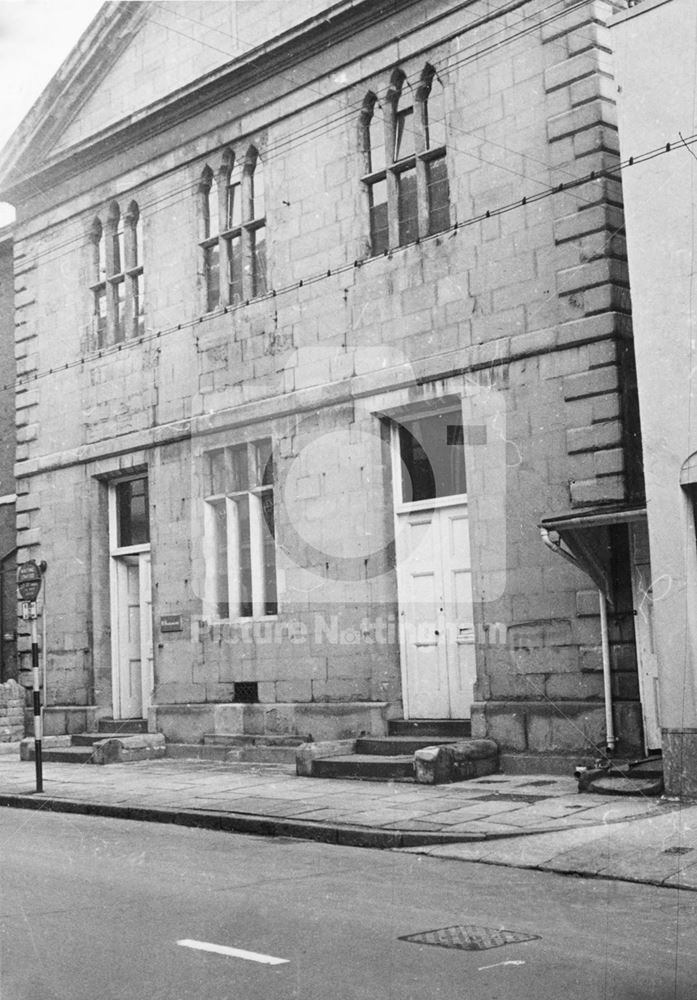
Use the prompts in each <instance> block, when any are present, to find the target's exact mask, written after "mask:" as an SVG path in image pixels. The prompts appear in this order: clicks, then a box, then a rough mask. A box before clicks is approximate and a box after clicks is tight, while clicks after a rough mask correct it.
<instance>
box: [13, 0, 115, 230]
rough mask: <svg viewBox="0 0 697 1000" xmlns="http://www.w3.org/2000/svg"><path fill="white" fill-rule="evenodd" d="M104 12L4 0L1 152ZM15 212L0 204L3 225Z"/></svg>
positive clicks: (95, 5) (61, 0) (80, 1)
mask: <svg viewBox="0 0 697 1000" xmlns="http://www.w3.org/2000/svg"><path fill="white" fill-rule="evenodd" d="M101 6H102V0H0V148H1V147H3V146H4V145H5V143H6V142H7V141H8V139H9V138H10V136H11V135H12V133H13V132H14V130H15V129H16V128H17V126H18V125H19V124H20V122H21V121H22V119H23V118H24V116H25V114H26V113H27V112H28V111H29V109H30V108H31V106H32V104H33V103H34V101H35V100H36V99H37V98H38V97H39V95H40V94H41V92H42V90H43V89H44V87H45V86H46V84H47V83H48V82H49V80H50V79H51V77H52V76H53V74H54V73H55V72H56V70H57V69H58V67H59V66H60V64H61V63H62V62H63V60H64V59H65V57H66V56H67V55H68V53H69V52H70V50H71V48H72V47H73V45H74V44H75V43H76V42H77V40H78V38H79V37H80V35H81V34H82V32H83V31H84V30H85V28H86V27H87V25H88V24H89V23H90V21H91V20H92V18H93V17H94V15H95V14H96V13H97V11H98V10H99V8H100V7H101ZM12 218H13V213H12V210H11V209H9V208H8V207H7V206H4V205H2V204H1V203H0V225H5V224H6V223H8V222H11V221H12Z"/></svg>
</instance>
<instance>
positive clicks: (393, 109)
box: [360, 65, 450, 254]
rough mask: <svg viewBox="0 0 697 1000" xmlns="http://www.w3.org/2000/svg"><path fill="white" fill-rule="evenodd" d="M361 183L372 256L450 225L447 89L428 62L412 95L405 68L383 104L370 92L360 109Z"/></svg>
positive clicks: (393, 78)
mask: <svg viewBox="0 0 697 1000" xmlns="http://www.w3.org/2000/svg"><path fill="white" fill-rule="evenodd" d="M360 129H361V140H362V150H363V157H364V171H365V172H364V176H363V185H364V188H365V189H366V191H367V194H368V205H369V217H370V243H371V252H372V253H373V254H378V253H383V252H384V251H385V250H387V249H388V248H389V247H392V246H402V245H404V244H405V243H411V242H412V241H414V240H416V239H419V238H423V237H424V236H429V235H431V234H433V233H438V232H442V230H444V229H447V228H448V226H449V225H450V203H449V202H450V192H449V187H448V174H447V166H446V158H445V155H446V149H445V109H444V100H443V87H442V84H441V83H440V81H439V80H438V79H437V77H436V74H435V70H434V69H433V67H432V66H429V65H427V66H426V67H425V69H424V71H423V73H422V74H421V79H420V81H419V84H418V86H417V88H416V92H415V94H414V95H413V96H412V92H411V89H410V88H409V85H408V83H407V80H406V77H405V75H404V73H402V71H401V70H395V72H394V73H393V74H392V80H391V83H390V88H389V90H388V92H387V95H386V97H385V100H384V102H383V104H382V105H381V104H380V102H379V101H378V99H377V97H376V95H375V94H374V93H372V92H370V93H369V94H368V95H367V96H366V99H365V101H364V102H363V108H362V111H361V121H360Z"/></svg>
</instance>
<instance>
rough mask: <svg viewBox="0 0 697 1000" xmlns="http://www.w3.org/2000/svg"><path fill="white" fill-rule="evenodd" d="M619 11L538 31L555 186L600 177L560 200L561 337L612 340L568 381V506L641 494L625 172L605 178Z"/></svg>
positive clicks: (573, 16) (610, 154) (573, 14)
mask: <svg viewBox="0 0 697 1000" xmlns="http://www.w3.org/2000/svg"><path fill="white" fill-rule="evenodd" d="M619 8H620V5H619V4H616V3H611V2H605V0H598V2H593V3H589V4H587V5H586V6H584V7H582V8H579V9H575V10H572V11H569V13H568V14H567V15H566V16H565V17H563V18H562V19H560V20H557V21H555V22H554V23H553V24H550V25H547V26H546V27H544V28H543V33H542V37H543V42H544V51H545V60H546V69H545V92H546V95H547V108H548V116H549V117H548V120H547V132H548V138H549V144H550V157H551V160H552V163H553V164H554V167H555V169H554V173H553V177H554V183H558V184H568V183H569V182H570V181H572V180H574V179H575V178H580V177H583V176H588V175H590V174H591V173H593V174H594V175H595V178H596V179H594V180H592V181H589V182H588V183H586V184H584V185H582V186H581V187H574V188H573V189H572V191H570V192H569V194H568V195H560V196H559V197H557V198H555V200H554V212H555V219H554V238H555V244H556V246H557V260H558V264H559V266H558V270H557V293H558V295H559V298H560V300H561V303H562V308H563V320H564V321H563V322H562V324H561V326H560V329H559V333H560V336H561V337H564V336H565V329H566V330H568V331H569V332H570V333H571V335H572V336H573V337H574V338H579V337H583V336H584V333H585V332H586V331H587V333H588V334H589V335H590V336H594V337H597V336H599V335H600V336H605V337H611V338H612V340H610V341H608V342H607V343H605V344H604V345H603V347H600V346H599V347H598V348H597V349H596V352H595V355H594V357H593V359H592V362H591V364H590V366H589V368H588V369H587V370H584V371H579V372H576V373H574V374H572V375H568V376H566V377H565V378H564V399H565V401H566V404H567V413H568V424H569V427H568V431H567V447H568V453H569V456H570V459H571V462H570V483H569V487H570V500H571V502H572V504H574V505H578V506H590V505H593V504H598V503H605V502H612V501H621V500H624V499H626V498H627V497H628V496H629V495H636V494H637V492H639V491H640V484H637V483H636V482H635V481H634V480H632V481H631V482H629V483H628V481H627V475H626V471H627V468H628V467H629V466H631V467H632V468H633V466H634V464H635V463H634V459H635V457H636V450H635V449H633V448H631V443H630V445H629V447H630V453H629V455H628V454H627V441H626V432H627V429H626V426H625V419H624V418H626V417H628V415H629V404H628V403H627V400H626V397H627V396H628V395H631V393H632V392H633V385H632V384H631V379H629V380H625V378H624V376H625V374H629V372H628V371H627V369H626V365H627V362H626V352H625V350H624V348H623V346H622V345H621V343H620V342H621V341H622V339H624V338H630V337H631V321H630V319H629V311H630V301H629V287H628V286H629V279H628V271H627V264H626V248H625V241H624V238H623V235H622V234H623V231H624V228H623V227H624V222H623V215H622V192H621V184H620V180H619V176H618V175H617V174H608V173H607V171H608V169H610V168H612V167H613V166H615V165H616V164H617V163H618V162H619V153H618V150H619V142H618V138H617V122H616V107H615V98H614V94H615V83H614V81H613V79H612V75H611V74H612V61H611V54H610V44H609V41H610V40H609V30H608V28H607V26H606V25H607V20H608V17H609V16H611V14H612V13H613V11H614V10H617V9H619ZM613 341H615V343H613ZM627 383H629V384H627ZM635 418H636V417H635Z"/></svg>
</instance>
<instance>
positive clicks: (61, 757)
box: [23, 746, 94, 764]
mask: <svg viewBox="0 0 697 1000" xmlns="http://www.w3.org/2000/svg"><path fill="white" fill-rule="evenodd" d="M93 754H94V751H93V750H92V748H91V747H72V746H71V747H53V748H51V747H49V748H47V749H44V748H43V747H42V748H41V760H42V762H47V763H54V764H56V763H60V764H94V757H93ZM35 759H36V757H35V755H34V747H33V746H31V747H29V749H28V750H27V752H26V756H24V757H23V760H35Z"/></svg>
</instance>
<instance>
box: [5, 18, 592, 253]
mask: <svg viewBox="0 0 697 1000" xmlns="http://www.w3.org/2000/svg"><path fill="white" fill-rule="evenodd" d="M562 2H563V0H552V2H551V3H550V4H548V5H547V6H546V7H543V8H542V10H541V11H539V10H538V11H534V12H532V13H530V14H528V15H525V17H523V18H521V19H520V20H519V22H518V23H522V22H523V21H524V20H526V19H528V18H531V17H533V16H534V15H537V14H540V13H544V11H546V10H550V9H552V8H553V7H555V6H557V5H558V4H559V3H562ZM585 4H586V0H578V2H577V3H576V4H574V5H573V6H572V7H569V8H564V9H562V10H559V11H557V12H556V13H555V14H554V15H552V16H551V17H550V18H548V19H547V20H546V21H545V22H540V21H534V22H533V23H532V24H530V25H529V26H527V28H526V29H525V30H524V32H519V33H518V34H517V35H514V36H509V37H504V38H503V39H501V40H500V41H499V42H496V43H494V44H493V45H490V46H489V47H488V48H487V49H485V50H484V52H489V51H493V50H494V49H496V48H499V47H501V46H503V45H506V44H509V43H511V42H514V41H517V40H518V39H519V38H520V37H522V36H523V35H524V34H529V33H531V32H533V31H536V30H537V29H538V28H539V27H540V24H541V23H545V24H546V23H550V22H551V21H554V20H556V19H558V18H560V17H562V16H565V15H568V14H569V13H570V12H572V11H574V10H576V9H577V8H580V7H582V6H584V5H585ZM169 13H177V12H175V11H170V12H169ZM180 16H182V17H183V16H185V15H180ZM151 23H156V24H157V23H159V22H152V21H151ZM161 26H162V27H165V28H166V29H168V28H169V26H166V25H161ZM171 30H175V31H176V29H171ZM503 30H504V29H499V31H498V32H495V33H494V34H498V33H500V32H501V31H503ZM178 33H179V34H182V33H181V32H178ZM185 37H188V38H191V36H189V35H186V36H185ZM231 37H232V36H231ZM490 37H493V35H492V36H490ZM194 40H195V41H198V42H199V43H200V44H202V45H207V44H208V43H206V42H202V41H201V40H198V39H194ZM211 47H212V48H214V49H215V50H216V51H221V52H224V54H227V55H231V53H229V52H225V51H224V50H221V49H218V48H217V47H216V46H211ZM469 48H471V49H472V53H471V54H470V56H469V57H467V59H460V60H458V61H456V62H455V63H453V65H452V67H450V66H448V67H443V66H441V69H440V73H439V71H438V66H437V65H436V66H434V68H435V69H436V73H437V75H440V74H443V75H446V76H447V74H448V73H449V72H450V71H451V68H452V69H454V68H456V67H457V66H458V65H460V64H461V63H462V62H464V61H470V60H471V59H477V58H479V57H480V55H482V54H484V53H483V52H482V51H481V46H480V44H479V43H476V42H473V43H471V45H470V46H469ZM463 51H466V49H465V50H463ZM449 58H450V57H446V61H447V60H448V59H449ZM436 63H437V61H436ZM281 78H283V77H282V75H281ZM292 82H294V81H292ZM304 86H305V87H306V89H312V88H311V87H308V85H304ZM317 93H318V95H319V97H320V98H321V99H322V100H327V99H333V100H337V98H334V97H332V95H326V94H323V93H322V92H320V91H317ZM360 109H361V104H360V103H359V104H356V105H353V106H350V107H348V108H347V109H346V110H345V111H344V112H342V113H341V114H339V115H335V116H327V117H325V118H323V119H322V120H320V121H318V122H317V123H316V124H314V125H312V126H311V127H310V128H308V129H306V130H305V131H304V132H300V133H296V134H294V135H293V136H291V137H289V138H288V139H285V140H283V139H281V140H279V141H277V142H276V143H271V144H269V146H267V147H266V149H265V150H264V156H263V160H264V162H272V161H273V160H275V159H276V158H277V157H280V156H282V155H286V154H287V152H288V151H289V150H290V149H291V148H293V147H294V146H298V145H302V144H303V143H304V142H306V141H309V140H310V139H311V138H312V137H314V136H316V135H317V134H323V135H324V134H327V133H328V132H331V131H334V130H336V129H337V128H340V127H342V126H343V125H344V124H346V123H347V122H349V121H351V120H355V117H356V115H358V114H359V113H360ZM449 131H455V132H460V133H462V134H464V135H468V136H470V135H472V134H473V133H470V132H468V131H467V130H465V129H462V128H461V127H459V126H452V125H451V126H449ZM480 141H482V142H487V141H488V140H486V138H484V137H480ZM492 144H493V143H492ZM221 148H224V147H221ZM449 148H450V149H451V150H454V151H457V152H460V153H463V154H464V155H468V156H473V157H474V158H476V159H478V160H480V161H481V162H484V163H487V164H488V165H493V166H495V167H497V168H499V169H503V170H507V171H509V172H511V173H513V174H515V173H517V172H516V171H515V170H514V169H513V168H511V167H509V166H507V165H505V164H501V163H497V162H496V161H487V160H485V159H484V158H483V157H482V156H481V155H478V154H476V153H474V152H473V151H472V150H471V149H467V148H460V147H458V146H457V145H456V144H454V143H449ZM502 148H507V147H502ZM509 151H510V152H513V153H514V155H517V156H520V157H522V158H524V159H533V158H531V157H529V156H528V154H525V153H522V152H520V151H511V150H509ZM197 159H198V157H197ZM538 162H539V161H538ZM177 169H181V165H179V166H178V168H177ZM520 176H521V177H524V178H525V179H526V180H529V179H531V178H529V177H527V176H526V175H524V174H520ZM146 183H147V182H146ZM536 183H540V184H542V183H543V182H541V181H540V182H536ZM142 186H143V185H142V184H141V185H135V186H132V187H131V188H130V189H128V190H126V191H125V192H123V194H122V195H121V196H120V197H128V196H129V194H133V193H134V192H135V193H137V191H138V189H139V188H142ZM194 188H195V183H194V184H192V183H191V182H188V183H187V184H185V185H182V186H181V187H178V188H173V189H170V190H169V191H168V192H166V193H165V194H163V195H160V196H158V197H157V198H153V199H151V200H149V201H142V202H140V203H139V209H140V210H141V211H147V210H148V209H150V208H155V207H156V206H158V205H166V204H167V203H168V202H170V201H173V200H175V199H176V198H177V197H178V196H179V195H180V194H184V193H191V192H192V190H193V189H194ZM80 214H81V213H80ZM57 225H58V224H57ZM84 239H85V236H84V234H82V233H81V234H77V235H76V236H74V237H71V238H70V239H68V240H64V241H62V242H61V243H58V244H55V245H54V246H51V247H47V248H46V249H45V250H43V251H37V252H35V253H34V254H33V255H32V256H31V257H29V258H27V257H24V258H23V259H22V267H23V268H25V269H26V267H27V266H30V265H31V264H32V263H34V262H36V261H38V260H41V259H45V258H47V259H51V260H54V259H57V258H58V256H62V255H61V254H59V251H61V250H64V249H65V250H69V249H71V248H74V247H77V246H82V245H83V244H84Z"/></svg>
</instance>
